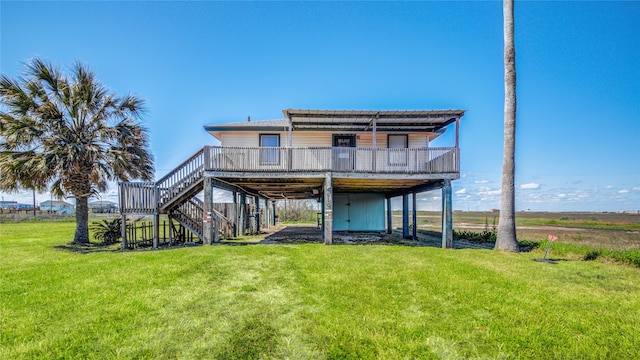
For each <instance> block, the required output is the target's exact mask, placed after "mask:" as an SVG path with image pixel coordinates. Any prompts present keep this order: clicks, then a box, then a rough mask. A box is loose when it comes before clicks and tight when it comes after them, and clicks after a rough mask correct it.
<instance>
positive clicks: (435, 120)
mask: <svg viewBox="0 0 640 360" xmlns="http://www.w3.org/2000/svg"><path fill="white" fill-rule="evenodd" d="M464 112H465V111H464V110H408V111H396V110H393V111H382V110H380V111H378V110H364V111H362V110H298V109H286V110H283V111H282V113H283V114H284V116H285V118H286V119H288V120H289V122H290V124H291V126H292V129H293V130H294V131H327V130H340V131H354V132H363V131H365V132H366V131H373V128H374V126H375V128H376V131H380V132H412V133H417V132H425V133H427V132H441V131H443V130H444V128H445V127H447V126H448V125H449V124H451V123H453V122H455V121H456V120H459V119H460V118H461V117H462V116H464Z"/></svg>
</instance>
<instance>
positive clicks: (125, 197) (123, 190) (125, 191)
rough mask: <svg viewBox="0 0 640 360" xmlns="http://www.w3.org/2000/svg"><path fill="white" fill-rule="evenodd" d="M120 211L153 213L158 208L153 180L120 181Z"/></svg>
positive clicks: (156, 191) (156, 190) (156, 192)
mask: <svg viewBox="0 0 640 360" xmlns="http://www.w3.org/2000/svg"><path fill="white" fill-rule="evenodd" d="M118 185H119V186H118V188H119V190H120V211H121V212H123V213H128V214H154V213H156V212H157V210H158V187H157V186H156V183H154V182H121V183H119V184H118Z"/></svg>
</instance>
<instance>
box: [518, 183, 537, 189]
mask: <svg viewBox="0 0 640 360" xmlns="http://www.w3.org/2000/svg"><path fill="white" fill-rule="evenodd" d="M539 188H540V184H536V183H528V184H522V185H520V189H539Z"/></svg>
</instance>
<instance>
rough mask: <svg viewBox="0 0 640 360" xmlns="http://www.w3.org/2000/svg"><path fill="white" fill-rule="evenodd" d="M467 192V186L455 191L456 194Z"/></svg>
mask: <svg viewBox="0 0 640 360" xmlns="http://www.w3.org/2000/svg"><path fill="white" fill-rule="evenodd" d="M466 192H467V189H466V188H465V189H460V190H458V191H456V192H455V193H456V194H464V193H466Z"/></svg>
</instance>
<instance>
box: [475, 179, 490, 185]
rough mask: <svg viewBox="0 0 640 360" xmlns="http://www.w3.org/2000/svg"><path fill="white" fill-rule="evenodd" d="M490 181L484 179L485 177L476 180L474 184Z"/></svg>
mask: <svg viewBox="0 0 640 360" xmlns="http://www.w3.org/2000/svg"><path fill="white" fill-rule="evenodd" d="M488 182H489V180H484V179H483V180H476V181H474V182H473V183H474V184H487V183H488Z"/></svg>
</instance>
